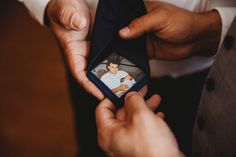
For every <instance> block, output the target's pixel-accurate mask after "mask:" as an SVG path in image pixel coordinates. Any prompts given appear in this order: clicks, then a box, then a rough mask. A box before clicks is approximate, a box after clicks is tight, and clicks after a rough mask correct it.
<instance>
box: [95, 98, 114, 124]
mask: <svg viewBox="0 0 236 157" xmlns="http://www.w3.org/2000/svg"><path fill="white" fill-rule="evenodd" d="M114 112H115V106H114V105H113V104H112V102H111V101H110V100H109V99H104V100H103V101H102V102H101V103H100V104H99V105H98V106H97V108H96V112H95V115H96V124H97V127H98V128H104V127H106V126H107V125H109V124H111V123H113V122H116V119H115V114H114Z"/></svg>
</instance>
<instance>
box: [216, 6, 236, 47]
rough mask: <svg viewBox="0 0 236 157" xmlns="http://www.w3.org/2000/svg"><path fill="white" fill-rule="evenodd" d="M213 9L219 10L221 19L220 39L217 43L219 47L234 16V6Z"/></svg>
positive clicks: (235, 13) (235, 12)
mask: <svg viewBox="0 0 236 157" xmlns="http://www.w3.org/2000/svg"><path fill="white" fill-rule="evenodd" d="M214 9H216V10H217V11H218V12H219V14H220V16H221V21H222V30H221V39H220V44H219V48H220V47H221V45H222V43H223V41H224V38H225V36H226V34H227V32H228V30H229V28H230V26H231V24H232V22H233V20H234V18H235V15H236V7H216V8H214Z"/></svg>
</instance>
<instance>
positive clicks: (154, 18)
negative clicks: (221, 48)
mask: <svg viewBox="0 0 236 157" xmlns="http://www.w3.org/2000/svg"><path fill="white" fill-rule="evenodd" d="M145 5H146V9H147V12H148V13H147V14H146V15H144V16H142V17H140V18H137V19H135V20H134V21H132V22H131V23H130V24H129V26H128V27H126V28H124V29H122V30H120V32H119V33H120V36H121V37H122V38H124V39H131V38H135V37H138V36H140V35H142V34H144V33H149V34H148V41H147V45H148V55H149V58H150V59H153V58H155V59H163V60H178V59H183V58H187V57H189V56H191V55H205V56H210V55H213V54H214V53H215V52H217V49H218V45H219V41H220V36H221V27H222V26H221V25H222V24H221V18H220V15H219V14H218V12H217V11H210V12H208V13H204V14H203V13H202V14H197V13H193V12H190V11H187V10H184V9H182V8H179V7H176V6H174V5H172V4H169V3H164V2H146V3H145Z"/></svg>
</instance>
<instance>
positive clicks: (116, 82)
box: [101, 56, 136, 97]
mask: <svg viewBox="0 0 236 157" xmlns="http://www.w3.org/2000/svg"><path fill="white" fill-rule="evenodd" d="M120 62H121V59H120V58H119V57H118V56H111V57H109V58H108V59H107V65H106V68H107V70H108V72H107V73H105V74H104V75H103V76H102V77H101V80H102V82H103V83H105V85H106V86H107V87H109V88H110V89H111V90H112V91H113V92H114V93H115V94H116V95H117V96H118V97H121V96H122V95H123V94H124V93H125V92H126V91H127V90H128V89H129V88H131V87H132V86H133V85H134V84H135V82H136V81H135V80H134V78H133V77H132V76H130V75H129V74H128V73H127V72H125V71H122V70H119V66H120Z"/></svg>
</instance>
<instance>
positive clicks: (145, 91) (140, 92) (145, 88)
mask: <svg viewBox="0 0 236 157" xmlns="http://www.w3.org/2000/svg"><path fill="white" fill-rule="evenodd" d="M147 91H148V86H147V85H145V86H144V87H143V88H141V89H140V90H139V91H138V93H139V94H140V95H141V96H142V97H145V95H146V94H147Z"/></svg>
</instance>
